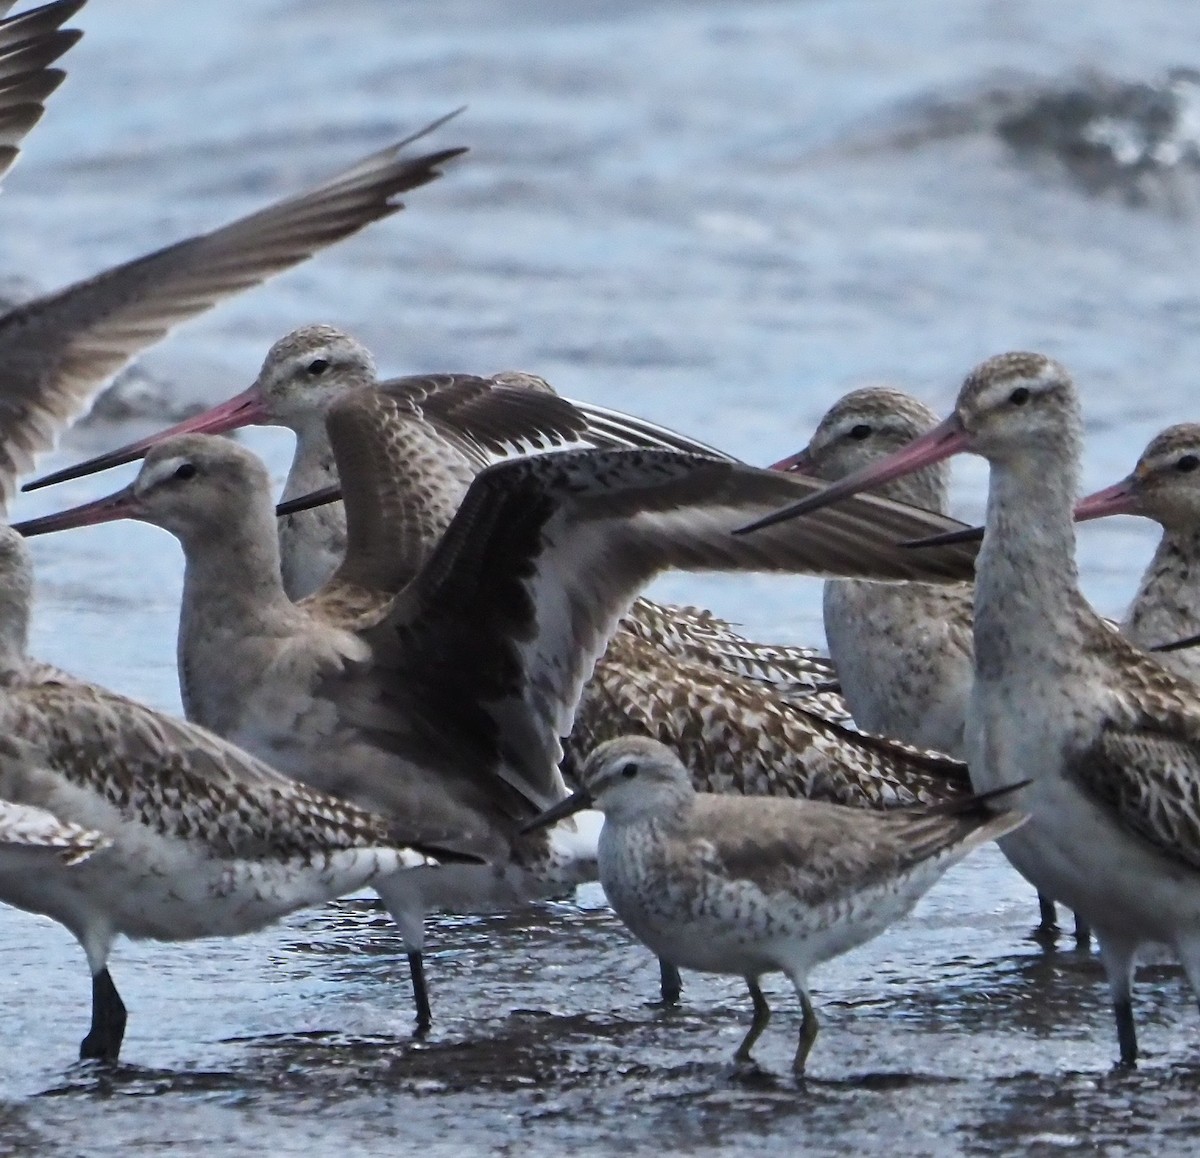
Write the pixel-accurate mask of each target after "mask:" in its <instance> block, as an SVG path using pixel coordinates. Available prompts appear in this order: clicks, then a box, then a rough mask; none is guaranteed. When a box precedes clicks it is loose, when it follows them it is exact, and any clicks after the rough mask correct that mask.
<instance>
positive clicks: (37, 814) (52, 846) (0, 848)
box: [0, 800, 112, 866]
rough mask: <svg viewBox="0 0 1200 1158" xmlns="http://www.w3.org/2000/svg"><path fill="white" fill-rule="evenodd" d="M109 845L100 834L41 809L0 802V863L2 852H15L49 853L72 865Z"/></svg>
mask: <svg viewBox="0 0 1200 1158" xmlns="http://www.w3.org/2000/svg"><path fill="white" fill-rule="evenodd" d="M111 844H112V841H111V840H110V839H109V838H108V837H107V836H105V835H104V834H103V833H102V832H97V831H96V830H95V829H91V828H84V827H83V826H82V825H79V824H72V823H70V821H65V820H59V819H58V817H57V816H55V815H53V813H50V812H47V811H46V810H45V809H43V808H34V807H33V806H32V805H29V804H13V803H12V801H9V800H0V863H2V862H3V858H4V856H5V853H10V854H11V853H14V852H16V853H41V854H49V855H52V856H53V857H54V858H55V859H56V860H58V861H60V862H61V863H62V864H64V865H68V866H69V865H75V864H80V863H82V862H83V861H85V860H87V859H88V857H90V856H92V855H93V854H94V853H97V852H99V851H100V850H101V849H105V848H108V847H109V845H111Z"/></svg>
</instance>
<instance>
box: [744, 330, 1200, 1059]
mask: <svg viewBox="0 0 1200 1158" xmlns="http://www.w3.org/2000/svg"><path fill="white" fill-rule="evenodd" d="M1082 426H1083V424H1082V419H1081V416H1080V408H1079V398H1078V394H1077V392H1076V389H1075V385H1074V383H1073V382H1072V380H1071V377H1070V375H1069V374H1068V373H1067V371H1066V370H1065V369H1064V368H1063V367H1062V366H1060V365H1059V364H1058V363H1057V362H1054V361H1052V360H1051V359H1049V358H1046V357H1043V356H1041V355H1039V354H1006V355H1002V356H1000V357H997V358H993V359H991V360H989V361H987V362H985V363H983V364H982V365H981V366H979V367H977V368H976V369H975V370H974V371H973V372H972V373H971V374H970V375H969V376H968V377H967V379H966V381H965V382H964V383H963V386H962V389H961V391H960V392H959V396H958V402H957V404H956V406H955V409H954V412H953V413H952V414H951V416H950V417H949V418H947V419H946V420H945V421H944V422H942V423H940V424H939V425H938V426H936V427H935V428H934V429H933V430H931V431H929V432H928V433H927V434H925V435H923V436H922V437H921V438H919V439H917V440H916V441H915V442H913V443H911V444H910V445H909V446H907V447H906V448H904V449H903V450H900V451H898V452H897V453H895V454H893V455H891V456H889V457H888V458H885V459H883V460H881V461H880V462H878V463H875V464H874V465H872V466H869V467H867V468H866V469H865V470H862V471H860V472H858V473H857V474H855V475H851V476H849V477H848V478H846V479H843V480H842V481H841V482H838V483H834V484H832V485H831V486H829V487H828V488H827V489H826V490H825V491H824V493H822V494H821V495H819V496H815V497H814V498H813V499H809V500H802V501H801V502H799V503H795V504H792V505H791V506H790V507H787V508H783V509H781V510H780V511H777V512H775V513H774V514H773V515H770V516H768V517H767V518H765V519H761V520H758V522H757V523H756V524H754V525H752V526H750V527H746V528H743V529H742V530H743V533H746V534H747V537H750V538H753V533H751V532H753V531H754V527H755V526H758V527H763V528H771V529H777V528H778V526H779V525H780V524H781V523H783V522H786V521H787V520H788V519H791V518H795V517H798V516H799V515H804V514H809V513H810V512H812V511H814V510H816V511H819V512H820V513H825V512H826V510H827V509H828V506H829V504H836V503H837V502H838V501H840V500H842V499H844V498H846V497H848V496H851V495H857V494H858V492H859V491H861V490H863V489H865V488H869V487H871V486H874V485H878V484H881V483H885V482H888V481H890V480H891V479H893V478H898V477H900V476H901V475H904V474H908V473H910V472H912V471H915V470H920V469H923V468H925V467H927V466H929V465H931V464H933V463H935V462H939V461H942V460H944V459H946V458H949V457H950V456H951V455H954V454H957V453H960V452H963V451H969V452H971V453H975V454H979V455H981V456H983V457H984V458H986V459H987V460H988V463H989V466H990V468H991V481H990V486H989V492H988V507H987V521H986V534H985V536H984V541H983V547H982V549H981V551H980V553H979V559H978V563H977V566H976V583H975V628H974V635H975V683H974V688H973V690H972V695H971V703H970V707H969V709H968V714H967V726H966V737H967V761H968V764H969V766H970V769H971V780H972V783H974V784H975V786H976V787H977V788H979V789H981V790H984V791H987V790H989V789H992V788H998V787H1003V786H1006V785H1011V784H1014V783H1015V782H1017V781H1018V780H1024V779H1027V778H1028V779H1029V780H1030V784H1029V786H1028V787H1027V788H1025V789H1024V790H1023V791H1022V792H1021V794H1020V796H1019V797H1018V798H1017V800H1018V804H1019V806H1020V807H1021V808H1022V809H1024V810H1026V811H1028V812H1029V813H1030V820H1029V823H1028V824H1026V825H1025V826H1023V827H1022V828H1021V829H1020V830H1018V831H1017V832H1014V833H1012V834H1011V835H1009V836H1007V837H1005V838H1004V839H1003V840H1002V841H1001V842H1000V843H1001V847H1002V849H1003V850H1004V853H1005V855H1006V856H1008V858H1009V859H1010V860H1011V861H1012V862H1013V863H1014V864H1015V865H1016V866H1017V868H1018V869H1019V870H1020V871H1021V872H1022V873H1023V874H1024V875H1025V876H1026V877H1027V878H1028V879H1029V880H1031V881H1033V882H1034V883H1035V884H1036V885H1037V886H1038V887H1039V889H1041V890H1042V891H1043V892H1045V893H1046V894H1047V895H1049V896H1052V897H1054V898H1055V899H1056V900H1059V901H1062V902H1063V903H1064V904H1067V905H1069V906H1070V907H1071V908H1072V909H1073V910H1074V911H1075V912H1077V913H1079V914H1080V916H1082V917H1083V918H1084V920H1086V921H1087V922H1088V924H1089V925H1091V927H1092V930H1093V932H1094V933H1095V935H1096V939H1097V941H1098V942H1099V945H1100V956H1101V960H1102V962H1103V964H1104V969H1105V973H1106V975H1107V978H1108V984H1109V989H1110V992H1111V995H1112V1001H1113V1012H1114V1017H1115V1020H1116V1026H1117V1040H1118V1044H1119V1048H1120V1058H1121V1064H1122V1065H1125V1066H1132V1065H1134V1064H1135V1063H1136V1060H1137V1056H1138V1044H1137V1034H1136V1029H1135V1025H1134V1017H1133V1006H1132V986H1133V974H1134V970H1135V967H1136V964H1137V958H1138V954H1139V952H1140V951H1141V950H1142V948H1143V947H1145V946H1146V945H1150V944H1159V945H1166V946H1168V947H1169V948H1171V949H1172V950H1174V952H1175V953H1176V954H1178V958H1179V960H1180V962H1181V964H1182V965H1183V969H1184V972H1185V973H1186V975H1187V978H1188V982H1189V984H1190V985H1191V988H1192V991H1193V993H1195V994H1196V995H1197V996H1200V804H1198V803H1197V795H1196V787H1195V786H1196V784H1197V782H1198V781H1200V688H1197V686H1196V685H1195V684H1193V683H1192V682H1191V681H1190V680H1186V679H1181V678H1180V677H1179V676H1177V675H1176V674H1175V673H1174V672H1171V671H1169V670H1168V669H1166V668H1165V667H1163V665H1162V664H1161V663H1159V662H1157V660H1155V659H1154V658H1152V657H1151V656H1149V655H1148V654H1147V653H1145V652H1144V651H1142V650H1141V649H1140V648H1138V647H1137V646H1136V645H1134V644H1132V643H1130V642H1129V641H1128V640H1127V639H1125V638H1124V637H1123V636H1121V635H1120V634H1119V633H1117V632H1114V631H1112V630H1111V628H1110V627H1109V626H1108V625H1107V624H1105V622H1104V621H1103V620H1102V619H1101V618H1100V617H1099V616H1098V615H1096V613H1095V612H1094V611H1093V610H1092V608H1091V607H1090V606H1089V605H1088V603H1087V601H1086V600H1085V599H1084V598H1083V596H1082V594H1081V593H1080V591H1079V583H1078V572H1077V568H1076V563H1075V549H1074V548H1075V529H1074V524H1073V509H1074V504H1075V494H1076V488H1077V485H1078V478H1079V459H1080V452H1081V449H1082ZM834 509H836V506H835V507H834Z"/></svg>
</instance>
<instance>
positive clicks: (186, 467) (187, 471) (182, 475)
mask: <svg viewBox="0 0 1200 1158" xmlns="http://www.w3.org/2000/svg"><path fill="white" fill-rule="evenodd" d="M173 477H174V478H177V479H181V480H183V481H184V482H186V481H187V480H188V479H190V478H195V477H196V467H195V464H194V463H190V462H185V463H181V464H180V465H179V466H177V467H176V468H175V474H174V476H173Z"/></svg>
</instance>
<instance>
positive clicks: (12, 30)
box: [0, 0, 84, 177]
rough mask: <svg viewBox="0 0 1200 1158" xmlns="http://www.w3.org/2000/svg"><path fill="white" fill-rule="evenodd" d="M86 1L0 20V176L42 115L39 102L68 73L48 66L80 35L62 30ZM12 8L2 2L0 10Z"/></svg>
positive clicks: (61, 1)
mask: <svg viewBox="0 0 1200 1158" xmlns="http://www.w3.org/2000/svg"><path fill="white" fill-rule="evenodd" d="M83 5H84V0H58V2H57V3H52V4H43V5H42V6H41V7H40V8H31V9H30V10H29V11H28V12H21V13H19V14H18V15H16V16H5V17H4V19H3V20H0V177H3V175H4V174H5V173H7V172H8V171H9V169H11V168H12V167H13V163H14V162H15V161H16V159H17V154H18V153H19V152H20V151H21V142H22V140H23V139H24V137H25V134H26V133H28V132H29V130H30V129H32V128H33V126H34V125H36V124H37V123H38V121H40V120H41V119H42V113H43V112H44V111H45V109H44V107H43V103H44V102H45V100H46V99H47V97H49V96H50V94H51V93H52V92H54V90H55V89H56V88H58V86H59V85H60V84H62V82H63V79H64V78H65V77H66V73H64V72H63V71H62V70H61V69H57V68H51V67H50V65H51V64H53V63H54V62H55V61H56V60H57V59H58V58H59V57H60V56H62V55H63V53H64V52H66V51H67V49H69V48H70V47H71V46H72V45H73V44H75V43H76V41H78V40H79V38H80V36H82V35H83V34H82V33H81V32H79V31H78V30H77V29H65V28H63V27H62V25H63V24H64V23H65V22H66V21H68V20H70V18H71V17H72V16H74V15H75V13H76V12H78V11H79V10H80V8H82V7H83ZM11 7H12V4H11V3H8V4H4V5H2V6H0V14H2V13H5V12H7V11H8V10H9V8H11Z"/></svg>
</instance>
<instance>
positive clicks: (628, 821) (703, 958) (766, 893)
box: [556, 737, 1023, 1072]
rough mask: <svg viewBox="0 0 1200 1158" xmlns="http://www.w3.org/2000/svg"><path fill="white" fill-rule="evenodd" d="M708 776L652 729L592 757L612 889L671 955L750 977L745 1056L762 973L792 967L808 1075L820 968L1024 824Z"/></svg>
mask: <svg viewBox="0 0 1200 1158" xmlns="http://www.w3.org/2000/svg"><path fill="white" fill-rule="evenodd" d="M694 775H695V774H694V773H693V772H691V771H690V770H689V769H687V768H685V767H684V766H683V765H682V764H681V763H680V761H679V760H678V758H677V757H676V755H675V754H674V753H673V752H672V751H671V750H670V749H669V748H667V747H665V746H663V745H662V744H659V743H657V742H656V741H654V740H649V739H645V738H642V737H623V738H620V739H616V740H612V741H610V742H608V743H606V744H604V745H602V746H600V747H599V748H597V749H595V750H594V751H593V752H592V754H591V755H590V756H589V757H588V760H587V761H586V763H585V764H584V766H583V768H582V770H581V773H580V779H581V781H582V785H583V788H582V790H581V793H580V797H581V798H580V800H579V803H580V804H581V805H582V804H584V803H588V802H593V803H594V804H595V806H596V807H597V808H598V809H599V810H600V811H602V812H603V813H604V827H603V829H602V831H601V834H600V879H601V882H602V883H603V885H604V891H605V893H606V895H607V896H608V899H609V902H610V903H611V904H612V906H613V908H614V909H615V910H616V912H617V914H618V916H620V917H621V919H622V920H623V921H624V922H625V924H626V925H628V926H629V928H630V930H631V931H632V932H633V934H634V935H635V936H636V937H637V938H638V939H639V940H641V941H642V942H643V943H644V944H645V945H647V946H648V947H649V948H650V949H651V950H652V951H653V952H655V953H656V954H658V955H659V956H660V957H661V958H663V959H665V960H667V961H670V962H673V963H674V964H676V965H678V966H681V967H683V968H688V969H698V970H702V971H706V972H714V973H732V974H737V975H740V976H742V977H744V978H745V979H746V981H747V984H748V985H749V987H750V991H751V994H752V996H753V998H754V1004H755V1020H754V1023H753V1024H752V1026H751V1029H750V1032H749V1033H748V1034H747V1036H746V1039H745V1040H744V1041H743V1043H742V1045H741V1047H740V1048H739V1050H738V1053H737V1057H738V1059H739V1060H749V1050H750V1047H751V1046H752V1045H753V1043H754V1041H755V1040H756V1038H757V1037H758V1035H759V1034H760V1033H761V1032H762V1029H763V1028H764V1027H765V1024H766V1020H767V1018H768V1017H769V1010H768V1009H767V1007H766V1002H765V1001H764V1000H763V997H762V992H761V990H760V989H759V988H758V978H759V977H760V976H761V975H762V974H764V973H773V972H782V973H784V974H785V975H786V976H788V978H789V979H790V980H791V981H792V984H793V985H794V986H795V989H796V992H797V995H798V996H799V998H800V1001H801V1005H802V1008H803V1010H804V1025H803V1027H802V1029H801V1035H800V1044H799V1048H798V1049H797V1052H796V1058H795V1062H794V1068H795V1069H796V1070H797V1071H798V1072H803V1070H804V1065H805V1061H806V1059H807V1055H808V1050H809V1048H810V1047H811V1045H812V1041H813V1039H814V1038H815V1036H816V1029H817V1027H816V1017H815V1014H814V1013H813V1010H812V1005H811V1002H810V1000H809V997H808V974H809V972H810V970H811V969H812V968H813V967H814V966H815V965H818V964H820V963H821V962H823V961H827V960H829V959H830V958H831V957H834V956H837V955H838V954H840V953H844V952H845V951H846V950H848V949H851V948H853V947H855V946H856V945H861V944H862V943H863V942H865V941H867V940H869V939H870V938H872V937H874V936H876V935H877V934H878V933H880V932H881V931H882V930H883V929H884V928H886V927H887V926H888V925H889V924H891V923H892V922H893V921H894V920H896V919H897V918H898V917H900V916H903V915H904V914H905V913H906V912H908V911H909V909H911V908H912V906H913V905H914V904H915V903H916V901H917V900H918V899H919V898H920V896H921V895H922V894H923V893H924V892H925V891H926V890H927V889H928V888H929V887H930V886H931V885H932V884H933V883H934V882H935V881H936V880H937V879H938V878H939V877H940V876H941V875H942V873H943V872H945V870H946V869H947V868H948V867H949V866H950V865H952V864H953V863H955V862H956V861H957V860H959V859H961V858H962V857H963V856H965V855H966V854H967V853H968V852H969V851H970V850H971V849H973V848H975V847H977V846H978V845H980V844H982V843H984V842H985V841H987V840H991V839H994V838H996V837H998V836H1000V835H1002V834H1004V833H1006V832H1009V831H1011V830H1012V829H1013V828H1015V827H1017V826H1018V825H1019V824H1020V823H1021V822H1022V820H1023V817H1022V816H1021V815H1020V814H1019V813H1015V812H996V811H994V810H993V809H992V808H991V807H989V806H988V805H985V804H983V803H981V802H978V801H977V800H976V798H974V797H970V796H967V797H965V798H963V799H960V800H959V801H957V802H956V803H954V804H951V805H943V806H942V807H940V808H936V809H928V808H924V807H920V806H918V807H914V808H905V809H898V810H894V811H890V812H879V811H873V810H867V809H860V808H844V807H839V806H837V805H833V804H822V803H816V802H812V801H804V800H787V799H771V800H767V799H763V798H754V797H740V796H729V795H712V794H698V793H697V792H696V791H695V789H694V788H693V779H694ZM569 807H571V806H570V805H566V806H563V808H562V809H559V810H556V811H563V810H565V809H566V808H569Z"/></svg>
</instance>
